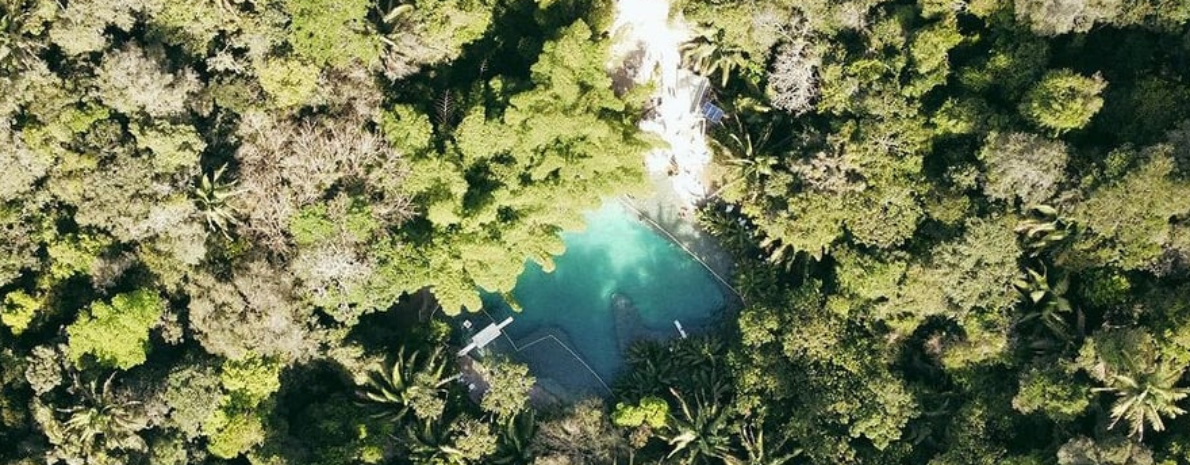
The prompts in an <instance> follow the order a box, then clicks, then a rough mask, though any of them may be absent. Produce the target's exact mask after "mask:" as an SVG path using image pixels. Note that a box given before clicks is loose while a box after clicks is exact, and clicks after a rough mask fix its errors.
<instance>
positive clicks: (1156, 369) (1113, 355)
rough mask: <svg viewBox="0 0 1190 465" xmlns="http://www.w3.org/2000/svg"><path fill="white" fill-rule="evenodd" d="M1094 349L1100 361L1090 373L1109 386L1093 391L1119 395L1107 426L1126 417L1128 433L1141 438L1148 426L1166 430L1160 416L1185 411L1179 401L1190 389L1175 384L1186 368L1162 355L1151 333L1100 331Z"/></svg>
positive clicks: (1155, 429)
mask: <svg viewBox="0 0 1190 465" xmlns="http://www.w3.org/2000/svg"><path fill="white" fill-rule="evenodd" d="M1095 350H1096V352H1097V353H1096V359H1097V363H1096V365H1094V366H1091V367H1090V373H1091V376H1092V377H1095V378H1097V379H1100V381H1101V382H1103V384H1106V387H1103V388H1095V389H1092V391H1094V392H1111V394H1114V395H1115V396H1116V400H1115V402H1114V403H1113V404H1111V425H1109V426H1108V428H1114V427H1115V426H1116V423H1119V422H1120V421H1121V420H1125V421H1127V422H1128V435H1129V436H1136V438H1138V440H1142V439H1144V436H1145V427H1146V425H1148V426H1150V427H1152V429H1153V431H1157V432H1160V431H1164V429H1165V423H1164V422H1163V421H1161V417H1163V416H1169V417H1176V416H1178V415H1182V414H1184V413H1186V410H1184V409H1182V408H1180V407H1178V406H1177V402H1178V401H1182V400H1183V398H1185V397H1186V396H1190V388H1178V387H1176V384H1177V383H1178V381H1179V379H1180V378H1182V375H1183V372H1184V369H1183V367H1182V366H1176V365H1175V364H1171V363H1169V362H1167V360H1164V359H1163V358H1161V354H1160V351H1159V350H1158V348H1157V344H1155V343H1154V341H1153V338H1152V335H1150V334H1148V333H1146V332H1145V331H1142V329H1122V331H1113V332H1108V333H1103V334H1098V335H1097V337H1096V338H1095Z"/></svg>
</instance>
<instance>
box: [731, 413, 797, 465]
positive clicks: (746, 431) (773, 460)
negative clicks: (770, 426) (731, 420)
mask: <svg viewBox="0 0 1190 465" xmlns="http://www.w3.org/2000/svg"><path fill="white" fill-rule="evenodd" d="M785 442H786V440H785V439H784V438H782V439H779V440H778V441H777V443H776V444H772V443H767V444H766V443H765V442H764V428H763V427H759V428H755V427H753V425H752V424H750V423H749V422H741V423H740V443H741V444H743V446H744V451H745V452H746V453H747V454H748V455H747V458H746V459H744V460H743V461H742V462H740V463H741V465H785V464H787V463H790V462H792V461H793V459H794V458H797V456H799V455H802V451H801V449H794V450H793V451H792V452H786V453H782V452H778V451H779V450H780V449H782V448H783V447H784V446H785Z"/></svg>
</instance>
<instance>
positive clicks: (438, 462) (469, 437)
mask: <svg viewBox="0 0 1190 465" xmlns="http://www.w3.org/2000/svg"><path fill="white" fill-rule="evenodd" d="M404 439H405V441H404V446H405V448H406V449H407V452H408V454H407V458H408V459H409V460H410V461H412V462H413V463H416V464H419V465H420V464H433V465H468V464H471V463H478V462H479V460H481V459H483V458H484V457H486V456H488V455H489V454H491V453H493V452H495V451H496V441H497V439H496V436H495V435H493V434H492V433H491V429H490V427H489V426H488V424H487V423H484V422H481V421H479V420H476V419H474V418H454V419H449V420H448V419H445V418H436V419H433V420H430V421H423V422H420V424H419V425H416V426H414V425H410V426H406V428H405V438H404Z"/></svg>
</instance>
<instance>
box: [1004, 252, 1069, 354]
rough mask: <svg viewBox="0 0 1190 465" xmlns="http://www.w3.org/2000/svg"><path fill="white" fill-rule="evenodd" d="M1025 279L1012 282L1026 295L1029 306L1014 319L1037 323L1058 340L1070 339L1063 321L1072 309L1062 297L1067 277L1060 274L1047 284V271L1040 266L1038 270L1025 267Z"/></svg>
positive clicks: (1067, 286) (1067, 328) (1066, 285)
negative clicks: (1039, 270)
mask: <svg viewBox="0 0 1190 465" xmlns="http://www.w3.org/2000/svg"><path fill="white" fill-rule="evenodd" d="M1025 272H1026V275H1027V276H1026V279H1018V280H1016V282H1014V283H1013V285H1014V286H1016V288H1017V290H1019V291H1021V293H1023V294H1025V295H1026V296H1028V297H1029V301H1030V304H1031V308H1030V310H1029V311H1028V313H1026V314H1025V316H1023V317H1021V319H1020V320H1018V322H1017V323H1018V324H1022V325H1023V324H1030V323H1032V322H1039V323H1040V324H1041V325H1042V326H1041V327H1043V328H1045V329H1047V330H1049V332H1050V333H1051V334H1053V335H1054V336H1057V337H1058V338H1059V339H1062V340H1069V339H1070V338H1071V334H1070V325H1069V324H1067V323H1066V316H1065V315H1067V314H1069V313H1071V312H1072V311H1073V307H1071V305H1070V301H1069V300H1068V299H1066V297H1065V294H1066V291H1067V290H1068V289H1069V288H1070V277H1069V276H1068V275H1065V274H1062V275H1060V276H1059V277H1057V278H1055V279H1056V281H1055V282H1053V283H1051V278H1050V276H1049V272H1048V271H1047V270H1046V268H1045V267H1044V265H1043V266H1042V268H1041V272H1037V271H1034V270H1033V269H1032V268H1027V269H1025Z"/></svg>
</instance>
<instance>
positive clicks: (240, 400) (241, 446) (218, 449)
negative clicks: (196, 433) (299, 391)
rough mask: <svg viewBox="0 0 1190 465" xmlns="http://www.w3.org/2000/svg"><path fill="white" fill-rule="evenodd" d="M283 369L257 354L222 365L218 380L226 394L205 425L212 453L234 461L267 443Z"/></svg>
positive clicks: (280, 365) (204, 430) (226, 361)
mask: <svg viewBox="0 0 1190 465" xmlns="http://www.w3.org/2000/svg"><path fill="white" fill-rule="evenodd" d="M283 368H284V366H283V365H282V364H281V363H279V362H278V361H277V360H276V359H269V358H263V357H259V356H255V355H250V356H248V357H245V358H242V359H233V360H225V361H224V362H223V365H222V366H221V367H220V373H219V379H220V384H221V385H222V386H223V392H224V395H223V397H222V399H220V401H219V404H218V405H219V408H218V409H217V410H215V411H214V412H213V413H211V415H210V416H208V417H207V418H206V419H205V420H203V424H202V432H203V434H205V435H206V436H207V438H208V439H209V442H208V443H207V450H208V451H210V452H211V454H213V455H215V456H216V457H219V458H224V459H231V458H235V457H236V456H238V455H240V454H243V453H245V452H248V451H249V450H251V449H252V448H254V447H256V446H258V445H259V444H261V443H262V442H264V440H265V437H266V433H267V426H266V420H267V418H266V412H267V411H268V409H269V408H271V407H270V406H269V405H268V404H269V403H271V401H269V398H270V396H272V394H273V393H274V392H276V391H277V390H278V389H280V388H281V380H280V375H281V370H282V369H283ZM266 401H269V402H266Z"/></svg>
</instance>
